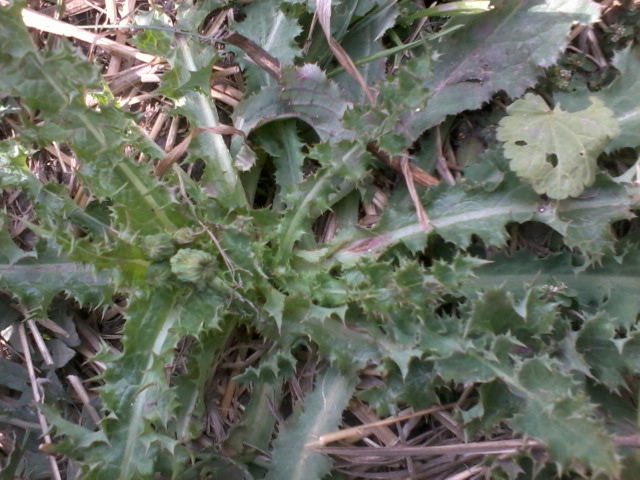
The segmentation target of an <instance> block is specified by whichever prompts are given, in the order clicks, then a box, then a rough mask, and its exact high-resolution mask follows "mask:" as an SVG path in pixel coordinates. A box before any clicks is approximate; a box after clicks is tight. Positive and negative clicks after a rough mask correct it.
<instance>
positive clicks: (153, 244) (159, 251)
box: [141, 233, 176, 262]
mask: <svg viewBox="0 0 640 480" xmlns="http://www.w3.org/2000/svg"><path fill="white" fill-rule="evenodd" d="M141 246H142V250H143V252H144V254H145V256H146V257H147V258H148V259H149V260H153V261H154V262H157V261H160V260H166V259H167V258H169V257H170V256H171V255H173V254H174V253H176V247H175V246H174V245H173V243H172V242H171V236H169V234H167V233H158V234H156V235H147V236H145V237H142V245H141Z"/></svg>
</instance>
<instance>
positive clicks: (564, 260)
mask: <svg viewBox="0 0 640 480" xmlns="http://www.w3.org/2000/svg"><path fill="white" fill-rule="evenodd" d="M636 248H637V247H633V248H630V249H629V251H628V252H627V253H624V254H623V255H622V256H620V257H613V256H606V257H603V258H602V260H601V264H600V265H599V266H590V267H588V268H586V269H581V268H580V265H581V263H582V260H581V259H578V258H575V257H574V256H572V255H569V254H558V255H552V256H550V257H549V258H547V259H544V260H541V259H536V258H535V257H534V256H533V254H531V252H527V251H522V252H518V253H517V254H515V255H513V256H512V257H511V258H505V257H504V256H496V257H495V258H492V260H493V263H492V264H490V265H486V266H483V267H480V268H478V269H476V272H475V273H476V277H477V278H474V279H473V280H472V281H469V282H468V284H467V285H465V290H466V291H475V289H477V288H479V287H480V286H484V287H488V288H491V287H495V286H503V287H504V288H506V289H508V290H510V291H512V292H523V291H524V286H528V285H532V284H535V285H540V286H541V287H543V288H545V289H546V290H547V291H548V293H549V295H552V296H559V295H567V294H570V295H571V296H572V297H577V299H578V300H579V301H580V304H581V306H582V308H586V309H589V308H590V309H594V308H602V309H604V311H606V312H607V313H608V315H609V319H610V321H611V322H613V323H614V324H615V325H616V326H617V327H623V328H629V327H631V326H632V325H634V324H635V323H636V319H637V317H638V314H639V313H640V299H639V298H638V296H637V295H636V292H637V291H638V290H639V289H640V255H639V254H638V252H637V249H636ZM587 311H588V310H587Z"/></svg>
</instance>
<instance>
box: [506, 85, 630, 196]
mask: <svg viewBox="0 0 640 480" xmlns="http://www.w3.org/2000/svg"><path fill="white" fill-rule="evenodd" d="M591 102H592V105H591V106H590V107H588V108H586V109H585V110H582V111H580V112H566V111H563V110H561V108H560V106H556V107H555V108H554V109H553V110H552V109H550V108H549V106H548V105H547V104H546V103H545V101H544V99H543V98H542V97H538V96H536V95H534V94H532V93H528V94H527V95H525V97H524V98H523V99H521V100H516V101H515V102H514V103H513V104H512V105H510V106H509V107H508V108H507V112H508V113H509V115H508V116H506V117H505V118H503V119H502V120H501V121H500V125H499V127H498V139H499V140H500V141H502V142H505V144H504V152H505V156H506V157H507V158H509V159H510V160H511V162H510V165H511V168H512V169H513V171H514V172H516V173H517V174H518V175H519V176H520V177H521V178H523V179H525V180H527V181H528V182H531V184H532V185H533V188H534V189H535V190H536V192H538V193H544V194H547V196H549V197H551V198H556V199H564V198H567V197H577V196H579V195H580V194H581V193H582V192H583V191H584V188H585V187H588V186H590V185H592V184H593V182H594V181H595V178H596V170H597V165H596V160H597V158H598V155H600V153H602V151H603V150H604V147H605V146H606V145H607V143H608V142H609V139H610V138H613V137H614V136H616V135H617V134H618V132H619V129H618V124H617V122H616V120H615V118H614V117H613V112H612V111H611V110H610V109H608V108H607V107H606V106H604V104H603V102H602V101H601V100H598V99H597V98H595V97H594V98H592V99H591Z"/></svg>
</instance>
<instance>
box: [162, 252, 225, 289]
mask: <svg viewBox="0 0 640 480" xmlns="http://www.w3.org/2000/svg"><path fill="white" fill-rule="evenodd" d="M170 263H171V271H172V272H173V273H174V274H175V276H176V277H178V278H179V279H180V280H183V281H185V282H191V283H197V284H206V283H208V282H209V281H210V280H211V279H213V278H214V277H215V276H216V271H217V268H218V261H217V260H216V258H215V257H214V256H213V255H211V254H210V253H207V252H203V251H202V250H195V249H193V248H183V249H181V250H178V253H176V254H175V255H174V256H173V257H171V260H170Z"/></svg>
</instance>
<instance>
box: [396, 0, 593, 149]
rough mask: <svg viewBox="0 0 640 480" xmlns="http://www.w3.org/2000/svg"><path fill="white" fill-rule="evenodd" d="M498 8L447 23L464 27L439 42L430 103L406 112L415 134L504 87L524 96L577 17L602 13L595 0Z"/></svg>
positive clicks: (587, 19) (536, 0)
mask: <svg viewBox="0 0 640 480" xmlns="http://www.w3.org/2000/svg"><path fill="white" fill-rule="evenodd" d="M495 7H496V8H494V9H493V10H491V11H488V12H485V13H480V14H477V15H468V16H461V17H457V18H454V19H453V20H452V21H451V22H449V23H448V24H447V26H448V27H453V26H456V25H461V26H462V27H461V28H459V29H458V30H457V31H455V32H454V33H453V34H451V35H450V36H449V37H448V38H447V40H446V42H444V43H442V44H440V45H439V46H438V53H439V54H440V55H439V57H438V61H437V63H436V64H435V65H434V73H433V75H432V76H429V77H427V78H426V79H425V82H424V86H425V87H427V88H428V89H429V90H431V92H432V95H433V98H432V99H431V100H430V101H429V104H428V108H426V109H423V110H421V111H419V112H411V113H409V112H407V115H406V123H407V124H409V130H408V131H409V132H410V137H411V138H413V139H415V138H417V137H418V136H419V135H420V134H421V133H422V132H423V131H424V130H426V129H427V128H429V127H432V126H434V125H437V124H438V123H440V122H442V121H443V120H444V118H445V117H446V116H447V115H451V114H455V113H458V112H461V111H463V110H475V109H477V108H480V106H481V105H482V104H483V103H484V102H486V101H487V100H489V98H490V96H491V95H492V94H493V93H495V92H498V91H500V90H503V91H505V92H506V93H507V95H509V96H510V97H518V96H520V95H521V94H522V93H523V92H524V91H525V90H526V89H527V88H529V87H532V86H534V85H535V84H536V82H537V78H538V76H539V67H547V66H550V65H552V64H553V63H554V62H555V61H556V58H557V56H558V54H559V53H560V52H561V51H562V50H563V49H564V47H565V46H566V44H567V36H568V33H569V29H570V28H571V26H572V25H573V24H574V22H579V23H584V24H589V23H592V22H595V21H596V20H597V19H598V18H599V16H600V7H599V6H598V5H597V4H596V3H594V2H592V1H590V0H575V1H572V2H562V1H558V0H529V1H508V2H500V4H499V5H498V4H496V5H495Z"/></svg>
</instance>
